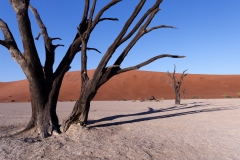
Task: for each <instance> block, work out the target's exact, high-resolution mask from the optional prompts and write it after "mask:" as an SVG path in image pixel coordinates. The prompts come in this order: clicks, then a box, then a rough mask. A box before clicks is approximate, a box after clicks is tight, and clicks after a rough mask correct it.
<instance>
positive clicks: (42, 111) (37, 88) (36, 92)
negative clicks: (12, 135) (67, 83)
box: [23, 80, 61, 138]
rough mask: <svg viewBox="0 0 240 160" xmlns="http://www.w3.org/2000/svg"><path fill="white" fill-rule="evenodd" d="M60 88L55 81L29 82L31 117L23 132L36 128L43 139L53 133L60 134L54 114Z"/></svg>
mask: <svg viewBox="0 0 240 160" xmlns="http://www.w3.org/2000/svg"><path fill="white" fill-rule="evenodd" d="M60 86H61V84H59V83H58V81H57V80H55V81H46V80H44V81H43V82H41V81H30V80H29V87H30V97H31V106H32V116H31V119H30V121H29V123H28V125H27V127H26V128H25V129H24V130H23V131H27V130H29V129H31V128H33V127H36V128H37V131H38V133H39V134H40V135H41V136H42V137H43V138H46V137H48V136H50V135H51V134H52V132H53V131H56V132H57V133H60V129H59V120H58V117H57V114H56V105H57V99H58V95H59V90H60Z"/></svg>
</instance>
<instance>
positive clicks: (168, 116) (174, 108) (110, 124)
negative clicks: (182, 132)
mask: <svg viewBox="0 0 240 160" xmlns="http://www.w3.org/2000/svg"><path fill="white" fill-rule="evenodd" d="M208 105H210V104H203V105H197V104H196V105H193V106H187V104H183V105H182V106H173V107H169V108H164V109H159V110H154V109H153V108H151V107H148V111H145V112H139V113H133V114H120V115H114V116H109V117H104V118H101V119H98V120H89V122H88V125H91V126H89V128H94V127H107V126H114V125H121V124H127V123H135V122H142V121H149V120H155V119H163V118H171V117H178V116H184V115H191V114H198V113H206V112H216V111H224V110H233V109H239V108H240V106H237V107H236V106H229V107H216V108H208V109H200V107H206V106H208ZM185 109H195V110H192V111H185V112H178V113H171V114H165V115H159V116H153V117H143V118H137V119H132V120H125V121H120V122H107V123H104V124H97V125H94V124H95V123H98V122H104V121H111V120H114V119H118V118H124V117H130V116H143V115H151V114H155V113H160V112H169V111H180V110H185Z"/></svg>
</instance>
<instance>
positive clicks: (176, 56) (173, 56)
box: [171, 55, 186, 58]
mask: <svg viewBox="0 0 240 160" xmlns="http://www.w3.org/2000/svg"><path fill="white" fill-rule="evenodd" d="M185 57H186V56H178V55H172V56H171V58H185Z"/></svg>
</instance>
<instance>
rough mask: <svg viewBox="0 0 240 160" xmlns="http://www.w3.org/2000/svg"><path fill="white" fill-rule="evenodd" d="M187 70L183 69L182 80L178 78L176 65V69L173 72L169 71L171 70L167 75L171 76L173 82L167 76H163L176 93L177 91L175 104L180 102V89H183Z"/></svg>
mask: <svg viewBox="0 0 240 160" xmlns="http://www.w3.org/2000/svg"><path fill="white" fill-rule="evenodd" d="M186 71H187V70H185V71H183V73H182V75H181V77H180V81H178V79H177V78H176V75H175V73H176V66H175V65H174V71H173V73H172V74H171V73H169V71H168V72H167V75H168V76H169V77H170V78H171V80H172V81H173V82H170V81H168V80H167V79H165V78H162V80H164V81H166V82H167V83H168V84H169V85H170V86H171V87H172V89H173V90H174V93H175V104H180V102H181V100H180V91H181V90H180V89H181V85H182V82H183V78H184V77H185V76H187V75H188V73H185V72H186Z"/></svg>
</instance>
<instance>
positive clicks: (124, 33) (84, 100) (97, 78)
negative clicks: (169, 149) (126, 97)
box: [62, 0, 184, 132]
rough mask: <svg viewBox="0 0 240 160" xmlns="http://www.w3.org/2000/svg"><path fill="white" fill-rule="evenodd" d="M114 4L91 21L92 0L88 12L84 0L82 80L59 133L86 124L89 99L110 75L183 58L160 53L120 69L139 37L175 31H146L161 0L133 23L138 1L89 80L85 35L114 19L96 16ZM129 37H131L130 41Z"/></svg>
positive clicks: (140, 7) (141, 2)
mask: <svg viewBox="0 0 240 160" xmlns="http://www.w3.org/2000/svg"><path fill="white" fill-rule="evenodd" d="M117 2H120V0H112V1H111V2H110V3H109V5H107V6H106V7H104V8H103V9H102V10H100V11H99V12H98V14H97V15H96V17H95V18H93V15H94V9H95V5H96V0H94V1H93V4H92V7H91V10H89V0H85V10H84V16H83V22H84V23H82V24H87V25H86V27H87V29H86V31H85V32H80V31H79V37H80V38H81V44H82V47H81V79H82V81H81V83H82V87H81V95H80V97H79V99H78V100H77V102H76V103H75V106H74V108H73V110H72V113H71V114H70V115H69V117H68V118H67V119H66V120H65V121H64V122H63V124H62V130H63V131H64V132H65V131H66V130H67V129H68V128H69V127H70V125H71V124H73V123H80V125H81V126H86V125H87V119H88V113H89V110H90V102H91V100H92V99H93V98H94V96H95V95H96V93H97V90H98V89H99V88H100V87H101V86H102V85H103V84H104V83H106V82H107V81H108V80H109V79H110V78H112V77H113V76H115V75H117V74H121V73H124V72H127V71H131V70H135V69H139V68H141V67H143V66H145V65H147V64H149V63H151V62H153V61H155V60H157V59H159V58H164V57H170V58H183V57H184V56H177V55H170V54H162V55H158V56H155V57H153V58H150V59H149V60H147V61H145V62H142V63H140V64H137V65H134V66H131V67H126V68H121V67H120V66H121V64H122V62H123V61H124V59H125V57H126V56H127V55H128V53H129V51H130V50H131V48H132V47H133V46H134V45H135V44H136V42H137V41H138V40H139V39H140V38H141V37H142V36H143V35H145V34H146V33H149V32H151V31H153V30H155V29H159V28H175V27H173V26H166V25H159V26H154V27H151V28H148V26H149V24H150V22H151V21H152V19H153V18H154V16H155V15H156V13H157V12H158V11H159V10H160V9H159V6H160V4H161V3H162V0H155V3H154V4H153V5H152V6H151V7H150V8H149V9H148V10H147V11H146V12H145V13H144V14H143V15H142V16H141V17H140V19H139V20H136V17H137V16H138V14H139V13H140V11H141V9H142V7H143V6H144V4H145V2H146V0H140V2H139V3H138V4H137V6H136V8H135V10H134V11H133V13H132V14H131V16H130V17H129V18H128V20H127V21H126V23H125V25H124V26H123V28H122V30H121V31H120V33H119V34H118V36H117V37H116V39H115V40H114V41H113V43H112V44H111V45H110V46H109V48H108V50H107V51H106V53H105V54H104V56H103V58H102V60H101V61H100V62H99V64H98V66H97V68H96V70H95V72H94V75H93V77H92V78H91V79H90V78H89V77H88V74H87V54H86V49H87V43H88V39H89V36H90V34H91V32H92V30H93V28H94V27H95V25H96V24H97V23H98V22H99V21H102V20H116V19H115V18H102V19H101V18H100V17H101V15H102V13H103V12H104V11H106V10H107V9H108V8H110V7H111V6H112V4H115V3H117ZM134 20H135V21H137V23H136V24H135V25H133V21H134ZM131 25H133V27H132V28H130V26H131ZM131 37H133V38H132V39H131V40H130V38H131ZM128 40H130V41H128ZM124 42H127V43H128V44H127V46H126V47H125V49H123V51H122V53H121V54H120V55H119V56H118V58H117V60H116V61H115V62H114V63H113V64H112V65H110V66H107V64H108V62H109V60H110V58H111V57H112V55H113V54H114V53H115V51H116V49H118V47H119V46H121V45H122V44H123V43H124ZM146 46H147V44H146Z"/></svg>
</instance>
